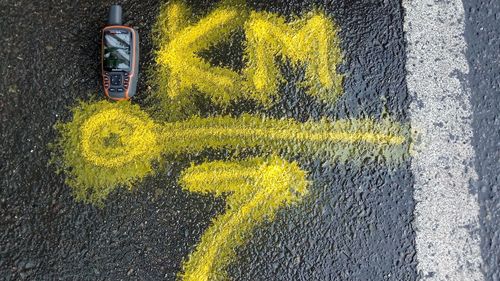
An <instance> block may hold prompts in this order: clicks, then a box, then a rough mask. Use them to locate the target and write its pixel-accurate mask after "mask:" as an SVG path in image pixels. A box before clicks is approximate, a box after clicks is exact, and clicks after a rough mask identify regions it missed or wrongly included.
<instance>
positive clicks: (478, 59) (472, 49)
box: [464, 0, 500, 281]
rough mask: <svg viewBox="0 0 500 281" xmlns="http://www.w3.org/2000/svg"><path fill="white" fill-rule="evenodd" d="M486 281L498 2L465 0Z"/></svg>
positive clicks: (497, 141)
mask: <svg viewBox="0 0 500 281" xmlns="http://www.w3.org/2000/svg"><path fill="white" fill-rule="evenodd" d="M464 6H465V14H466V21H465V27H466V29H465V31H466V33H465V38H466V40H467V43H468V45H469V48H468V51H467V57H468V60H469V64H470V76H469V77H467V78H468V80H469V86H470V87H471V90H472V106H473V107H474V118H473V127H474V141H473V144H474V148H475V150H476V161H475V162H476V170H477V173H478V176H479V178H478V180H477V181H476V182H473V183H472V184H473V185H474V189H475V190H477V191H478V195H479V206H480V207H481V213H480V222H481V250H482V256H483V262H484V270H485V273H486V274H485V275H486V280H494V281H497V280H500V35H499V33H500V29H499V27H500V2H499V1H495V0H482V1H472V0H469V1H464Z"/></svg>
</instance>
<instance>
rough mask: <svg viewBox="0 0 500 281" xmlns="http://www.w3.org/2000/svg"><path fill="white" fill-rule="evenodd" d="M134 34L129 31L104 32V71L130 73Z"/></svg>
mask: <svg viewBox="0 0 500 281" xmlns="http://www.w3.org/2000/svg"><path fill="white" fill-rule="evenodd" d="M131 44H132V34H131V33H130V32H128V31H121V30H119V31H116V30H113V31H106V32H104V63H103V66H104V70H106V71H130V56H131V54H130V53H131Z"/></svg>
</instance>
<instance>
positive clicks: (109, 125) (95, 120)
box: [81, 109, 158, 168]
mask: <svg viewBox="0 0 500 281" xmlns="http://www.w3.org/2000/svg"><path fill="white" fill-rule="evenodd" d="M144 117H145V118H147V116H141V118H139V117H137V116H135V115H134V114H133V113H130V112H126V111H124V110H122V109H107V110H104V111H102V112H99V113H97V114H96V115H94V116H92V117H90V118H89V119H88V120H86V121H85V122H84V123H83V125H82V127H81V145H82V153H83V156H84V157H85V159H86V160H88V161H89V162H92V163H94V164H95V165H98V166H103V167H107V168H116V167H120V166H122V165H124V164H127V163H130V162H132V161H136V162H137V161H139V162H142V161H150V160H151V159H152V158H153V157H154V156H156V155H157V153H158V149H157V148H158V144H157V136H156V133H155V130H154V127H155V124H154V122H153V121H152V120H149V119H146V120H144Z"/></svg>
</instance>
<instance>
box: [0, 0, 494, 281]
mask: <svg viewBox="0 0 500 281" xmlns="http://www.w3.org/2000/svg"><path fill="white" fill-rule="evenodd" d="M161 3H162V2H161V1H150V0H143V1H136V0H130V1H122V4H123V8H124V11H125V17H126V24H129V25H131V26H134V27H135V28H137V29H138V31H139V33H140V34H141V66H140V68H141V71H142V72H141V73H142V75H141V76H140V78H139V79H140V80H139V87H138V94H137V98H136V99H134V101H133V102H134V103H137V104H139V105H143V104H144V102H145V101H144V99H145V97H144V93H145V92H146V89H147V88H148V80H147V74H146V73H147V72H146V70H147V69H151V68H152V67H154V61H153V50H152V48H153V47H152V40H151V37H150V35H151V27H152V26H153V24H154V22H155V20H156V16H157V14H158V12H159V7H160V5H161ZM186 3H187V4H188V5H189V6H190V7H191V9H192V10H193V12H194V13H195V14H199V15H202V14H204V13H206V12H207V11H208V10H210V9H211V8H213V6H214V1H186ZM111 4H114V2H113V1H63V0H60V1H51V0H48V1H23V0H21V1H13V0H3V1H1V3H0V38H1V39H0V40H1V41H0V42H1V44H0V46H1V48H0V58H1V64H0V70H1V74H2V75H1V78H0V118H1V120H0V121H1V124H0V128H1V131H0V133H1V142H0V144H1V147H0V175H1V186H0V279H1V280H110V279H111V280H175V279H176V276H177V274H178V272H179V271H180V270H181V264H182V261H183V260H185V259H186V258H187V256H188V255H189V253H190V252H191V251H193V249H194V247H195V246H196V244H197V243H198V241H199V239H200V237H201V235H202V234H203V232H204V231H205V229H207V227H208V226H209V225H210V221H211V219H212V218H214V217H215V216H217V215H218V214H221V213H223V212H224V199H221V198H215V197H212V196H200V195H193V194H190V193H187V192H184V191H182V190H181V189H180V188H179V186H178V184H177V179H178V177H179V174H180V172H181V171H182V170H183V169H184V168H185V167H187V166H188V165H189V162H190V161H191V160H196V159H197V158H196V157H201V156H192V157H187V158H186V159H185V160H182V161H179V162H173V163H168V165H167V166H168V167H167V168H166V171H165V172H164V173H161V174H158V175H156V176H154V177H149V178H147V179H146V180H144V181H142V182H141V183H140V184H138V185H137V187H136V188H135V189H134V191H132V192H128V191H125V190H119V191H117V192H114V193H113V194H112V195H111V196H110V197H109V198H108V200H107V201H106V205H105V207H104V208H102V209H100V208H96V207H94V206H92V205H87V204H83V203H81V202H75V201H74V199H73V196H72V194H71V189H70V188H69V187H68V186H67V185H66V184H65V183H64V180H65V176H64V175H63V174H57V173H56V171H55V167H54V166H53V165H50V164H49V160H50V158H51V150H50V149H49V143H51V142H54V141H55V139H56V137H57V132H56V130H55V129H54V128H53V126H54V124H55V123H56V122H57V121H60V120H70V118H71V114H70V113H71V112H70V109H71V107H72V106H74V105H75V104H76V103H77V102H78V101H79V100H86V101H88V100H92V99H93V100H102V99H104V96H103V93H102V89H101V85H100V82H99V60H98V59H99V45H98V43H99V30H100V28H102V26H103V24H104V22H105V19H106V15H107V10H108V7H109V5H111ZM247 5H248V7H249V8H250V9H252V10H264V11H272V12H275V13H278V14H280V15H283V16H290V15H292V14H301V12H303V11H309V10H311V9H313V8H314V7H321V8H322V9H324V10H325V11H326V13H327V14H328V15H330V16H331V17H333V18H334V19H335V21H336V22H337V24H338V25H339V26H340V28H341V31H340V38H341V40H342V43H341V47H342V50H343V52H344V57H345V58H344V63H343V65H342V66H341V67H340V71H341V72H343V73H345V74H346V78H345V83H344V94H343V95H342V97H341V98H340V100H339V101H338V102H337V103H336V105H335V106H325V105H322V104H319V103H316V102H315V101H313V100H311V98H310V97H308V96H307V95H306V94H304V92H303V91H301V90H299V89H298V88H297V87H295V84H296V81H298V80H299V79H300V73H299V74H297V73H295V72H294V71H292V70H291V69H288V68H286V67H284V69H283V71H284V73H285V75H284V76H285V82H284V83H283V85H281V88H280V89H281V91H282V92H283V95H284V98H283V99H282V101H281V102H279V103H278V104H277V105H275V106H274V107H272V108H270V109H269V110H266V112H265V113H266V114H268V115H269V116H273V117H291V118H295V119H297V120H300V121H304V120H307V119H318V118H320V117H331V118H361V117H373V118H380V117H382V116H387V115H389V116H391V117H392V118H394V120H395V121H398V122H402V123H408V124H410V125H411V126H412V130H415V131H418V134H416V136H417V137H416V138H415V143H414V146H415V153H414V154H412V156H413V158H412V159H410V160H408V161H406V162H404V163H401V164H399V165H398V166H396V167H393V166H391V167H384V166H378V165H367V166H359V165H353V164H349V163H347V164H336V163H330V162H326V163H322V162H321V161H316V160H314V159H311V160H310V161H308V162H303V163H301V166H302V167H303V168H304V169H306V170H307V171H309V178H310V180H311V181H312V182H313V185H312V189H311V194H312V195H311V196H309V197H308V199H307V200H306V201H305V202H302V203H301V204H299V205H298V206H297V207H296V208H294V209H291V210H289V211H287V212H280V213H278V215H277V217H276V218H275V220H273V221H272V222H267V223H266V224H264V225H263V226H261V227H259V228H258V229H256V230H255V233H254V234H253V237H252V239H251V240H250V241H249V242H248V243H247V244H246V245H245V246H244V247H242V248H240V249H237V256H238V259H237V260H236V261H235V262H234V263H232V264H231V265H230V266H229V268H228V274H229V276H230V277H231V278H232V279H234V280H420V279H423V280H488V281H499V280H500V230H499V227H498V226H499V225H500V195H499V192H500V189H499V187H500V181H499V177H498V175H499V172H500V161H499V158H500V154H499V151H500V149H499V148H500V145H499V144H500V143H499V142H500V130H499V128H500V118H499V113H500V84H499V82H498V81H500V79H499V78H500V77H499V76H500V56H499V55H498V53H499V50H500V34H499V31H498V27H499V26H500V3H499V2H498V1H495V0H484V1H464V3H462V2H461V1H459V0H453V1H438V0H436V1H432V0H425V1H402V2H401V1H397V0H370V1H366V0H336V1H316V2H314V1H285V0H283V1H248V3H247ZM224 48H235V49H236V50H238V48H241V47H238V46H236V47H234V46H233V47H231V46H225V47H224ZM224 48H222V49H220V50H218V51H217V50H215V51H213V53H212V55H213V56H214V57H216V58H217V59H218V60H221V61H222V62H224V63H228V62H227V61H224V60H225V59H227V60H230V59H235V58H234V57H232V58H226V54H232V53H231V50H230V49H229V50H228V49H224ZM236 60H238V58H236ZM247 109H248V108H246V107H245V108H240V109H236V110H237V111H240V112H241V111H246V110H247ZM250 110H251V109H250Z"/></svg>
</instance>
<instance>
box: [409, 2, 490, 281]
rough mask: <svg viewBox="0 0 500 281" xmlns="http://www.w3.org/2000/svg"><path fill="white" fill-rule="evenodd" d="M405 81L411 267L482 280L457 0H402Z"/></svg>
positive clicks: (426, 273)
mask: <svg viewBox="0 0 500 281" xmlns="http://www.w3.org/2000/svg"><path fill="white" fill-rule="evenodd" d="M403 6H404V8H405V11H406V15H405V23H404V28H405V32H406V39H407V42H408V46H407V62H406V69H407V72H408V74H407V75H408V76H407V83H408V90H409V93H410V95H411V96H412V98H413V102H412V104H411V106H410V118H411V126H412V128H413V130H414V131H415V132H416V135H415V140H414V147H413V161H412V165H411V166H412V172H413V174H414V176H415V195H414V196H415V201H416V202H417V205H416V209H415V220H416V221H415V228H416V247H417V261H418V265H417V269H418V271H419V273H420V274H422V279H423V280H452V281H455V280H460V281H462V280H464V281H465V280H484V276H483V274H482V272H481V264H482V261H481V253H480V248H479V243H480V242H479V241H480V239H479V235H478V234H477V233H478V228H479V222H478V220H479V219H478V214H479V207H478V202H477V196H476V194H473V193H471V191H470V181H471V180H474V179H476V178H477V174H476V172H475V169H474V165H473V164H474V162H473V160H474V150H473V147H472V144H471V138H472V127H471V117H472V116H471V115H472V113H471V104H470V102H469V99H470V91H469V89H468V88H467V86H466V85H464V84H463V83H461V82H460V81H461V80H460V78H459V77H464V76H465V75H467V73H468V72H469V68H468V65H467V60H466V57H465V51H466V47H467V45H466V43H465V39H464V36H463V33H464V8H463V4H462V1H461V0H447V1H441V0H403Z"/></svg>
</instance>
